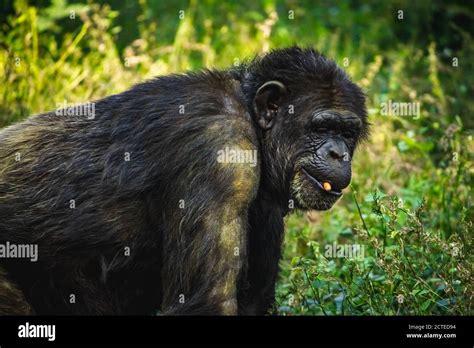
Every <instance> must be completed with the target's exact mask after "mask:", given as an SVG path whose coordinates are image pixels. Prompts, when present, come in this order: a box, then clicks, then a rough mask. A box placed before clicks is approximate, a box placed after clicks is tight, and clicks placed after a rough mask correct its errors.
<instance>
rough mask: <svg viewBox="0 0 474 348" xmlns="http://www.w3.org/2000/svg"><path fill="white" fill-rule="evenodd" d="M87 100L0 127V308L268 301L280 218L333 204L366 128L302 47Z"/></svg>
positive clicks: (195, 308)
mask: <svg viewBox="0 0 474 348" xmlns="http://www.w3.org/2000/svg"><path fill="white" fill-rule="evenodd" d="M81 107H82V108H83V109H84V108H85V104H82V105H78V106H65V107H64V108H61V109H58V110H56V111H52V112H48V113H44V114H40V115H37V116H34V117H30V118H28V119H27V120H25V121H23V122H21V123H18V124H16V125H13V126H10V127H8V128H5V129H4V130H3V131H1V132H0V144H1V146H0V313H1V314H118V315H120V314H162V315H215V314H217V315H218V314H224V315H235V314H243V315H263V314H267V313H269V312H271V310H272V308H273V305H274V296H275V282H276V279H277V274H278V263H279V259H280V256H281V248H282V241H283V232H284V223H283V218H284V216H285V215H287V214H288V213H290V212H291V211H292V210H294V209H302V210H308V209H316V210H326V209H329V208H330V207H331V206H332V205H333V204H334V203H335V202H336V201H337V199H338V198H339V197H340V196H341V194H342V192H341V190H342V189H344V188H345V187H346V186H348V184H349V182H350V179H351V159H352V155H353V153H354V150H355V148H356V145H357V144H358V142H359V141H360V140H361V139H363V138H365V137H366V136H367V133H368V122H367V113H366V107H365V96H364V93H363V92H362V91H361V89H360V88H359V87H357V86H356V85H355V84H354V83H353V82H351V81H350V79H349V77H348V76H347V75H346V74H345V73H344V72H343V71H342V70H341V69H340V68H338V67H337V65H336V64H335V63H334V62H333V61H331V60H329V59H327V58H325V57H324V56H322V55H321V54H320V53H318V52H317V51H315V50H313V49H310V48H299V47H290V48H285V49H276V50H273V51H271V52H269V53H268V54H265V55H263V56H260V57H256V58H254V59H253V60H250V61H247V62H246V63H244V64H242V65H241V66H238V67H234V68H231V69H229V70H223V71H220V70H205V71H201V72H191V73H187V74H182V75H168V76H162V77H157V78H155V79H152V80H150V81H147V82H144V83H141V84H138V85H136V86H134V87H132V88H131V89H130V90H128V91H125V92H123V93H120V94H117V95H113V96H109V97H106V98H104V99H101V100H98V101H95V102H93V103H89V104H88V105H87V112H86V113H84V112H80V110H81ZM35 248H37V249H35ZM35 250H36V251H37V255H36V256H35V257H31V255H32V254H33V253H34V251H35ZM29 251H30V252H29Z"/></svg>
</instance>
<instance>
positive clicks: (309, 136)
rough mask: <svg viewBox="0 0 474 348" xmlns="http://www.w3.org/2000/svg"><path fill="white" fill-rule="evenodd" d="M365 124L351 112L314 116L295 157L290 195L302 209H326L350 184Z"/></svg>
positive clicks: (322, 111) (325, 111)
mask: <svg viewBox="0 0 474 348" xmlns="http://www.w3.org/2000/svg"><path fill="white" fill-rule="evenodd" d="M362 126H363V124H362V121H361V119H360V118H359V116H357V115H356V114H355V113H353V112H352V111H350V110H337V109H320V110H316V111H314V112H313V113H312V115H311V117H310V118H309V120H308V123H307V125H306V127H305V131H304V133H303V135H302V139H301V140H300V146H301V148H300V149H299V150H297V153H295V156H294V160H293V163H294V167H293V178H292V179H291V184H290V188H291V194H292V197H294V199H295V201H296V204H297V206H298V207H299V208H302V209H316V210H326V209H329V208H331V207H332V205H333V204H334V203H335V202H336V201H337V200H338V199H339V197H341V196H342V190H343V189H344V188H346V187H347V186H348V185H349V183H350V181H351V161H352V155H353V154H354V150H355V147H356V144H357V140H358V139H359V137H360V134H361V131H362Z"/></svg>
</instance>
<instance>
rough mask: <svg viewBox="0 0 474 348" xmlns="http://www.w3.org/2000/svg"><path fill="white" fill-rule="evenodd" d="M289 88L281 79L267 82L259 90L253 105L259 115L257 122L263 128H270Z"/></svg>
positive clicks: (257, 115)
mask: <svg viewBox="0 0 474 348" xmlns="http://www.w3.org/2000/svg"><path fill="white" fill-rule="evenodd" d="M286 92H287V90H286V87H285V85H284V84H283V83H281V82H279V81H268V82H265V83H264V84H263V85H262V87H260V88H259V89H258V90H257V93H256V94H255V99H254V100H253V107H254V109H255V115H256V117H257V120H256V121H257V123H258V124H259V126H260V127H262V129H270V128H271V127H272V125H273V120H274V118H275V116H276V114H277V113H278V109H279V107H280V103H281V101H282V99H283V96H284V95H285V94H286Z"/></svg>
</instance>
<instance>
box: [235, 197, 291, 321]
mask: <svg viewBox="0 0 474 348" xmlns="http://www.w3.org/2000/svg"><path fill="white" fill-rule="evenodd" d="M249 224H250V228H249V235H248V243H249V244H248V252H249V256H248V267H247V274H246V277H244V278H243V279H241V283H240V288H239V313H240V314H243V315H264V314H268V313H269V311H270V310H271V309H272V307H273V305H274V301H275V283H276V279H277V274H278V270H279V265H278V263H279V261H280V257H281V246H282V242H283V232H284V225H283V213H282V211H281V209H280V208H279V207H276V206H273V205H272V202H270V201H261V200H259V199H258V198H257V200H256V202H255V203H254V204H253V205H252V207H251V208H250V211H249Z"/></svg>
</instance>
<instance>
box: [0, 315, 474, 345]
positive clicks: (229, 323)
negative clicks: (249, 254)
mask: <svg viewBox="0 0 474 348" xmlns="http://www.w3.org/2000/svg"><path fill="white" fill-rule="evenodd" d="M472 319H473V317H455V316H449V317H441V316H435V317H415V316H413V317H159V316H155V317H130V316H128V317H59V316H57V317H44V316H37V317H0V346H1V347H2V348H4V347H7V348H8V344H29V343H31V344H39V343H41V344H52V345H54V344H55V343H63V344H64V343H66V344H74V343H100V344H107V343H112V344H139V343H194V344H195V343H207V344H209V343H220V344H225V343H288V344H295V343H311V344H316V343H328V344H364V345H365V344H381V343H385V344H400V343H407V344H413V345H416V346H419V345H429V346H433V345H449V346H455V345H461V344H462V345H469V346H470V347H472V344H473V343H474V325H473V322H474V321H473V320H472ZM35 325H55V327H54V341H53V340H51V338H52V335H51V331H49V333H50V335H49V336H48V331H47V330H48V329H51V327H45V326H41V327H37V326H35ZM20 331H21V332H20ZM41 333H42V335H43V336H46V337H41V338H38V337H31V336H35V335H39V334H41ZM25 335H26V336H29V337H19V336H25ZM409 336H410V337H409ZM48 337H49V339H48Z"/></svg>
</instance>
